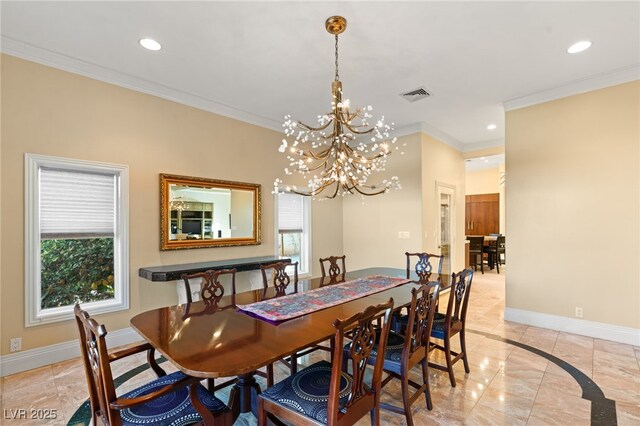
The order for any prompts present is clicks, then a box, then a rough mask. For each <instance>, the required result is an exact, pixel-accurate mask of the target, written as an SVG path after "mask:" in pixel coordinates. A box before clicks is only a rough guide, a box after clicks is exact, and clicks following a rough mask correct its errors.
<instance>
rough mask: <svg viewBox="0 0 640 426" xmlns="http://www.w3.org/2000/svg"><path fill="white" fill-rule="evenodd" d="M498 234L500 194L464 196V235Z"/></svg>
mask: <svg viewBox="0 0 640 426" xmlns="http://www.w3.org/2000/svg"><path fill="white" fill-rule="evenodd" d="M498 232H500V194H477V195H467V196H466V208H465V235H489V234H497V233H498Z"/></svg>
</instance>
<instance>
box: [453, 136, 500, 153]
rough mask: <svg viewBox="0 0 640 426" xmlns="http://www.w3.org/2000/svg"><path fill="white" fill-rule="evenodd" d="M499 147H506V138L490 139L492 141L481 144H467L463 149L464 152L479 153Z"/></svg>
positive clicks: (481, 142)
mask: <svg viewBox="0 0 640 426" xmlns="http://www.w3.org/2000/svg"><path fill="white" fill-rule="evenodd" d="M498 146H504V138H498V139H490V140H487V141H480V142H473V143H466V144H464V147H463V148H462V152H471V151H479V150H481V149H486V148H495V147H498Z"/></svg>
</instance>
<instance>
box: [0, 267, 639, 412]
mask: <svg viewBox="0 0 640 426" xmlns="http://www.w3.org/2000/svg"><path fill="white" fill-rule="evenodd" d="M503 272H504V271H503ZM503 309H504V273H503V274H500V275H498V274H496V273H495V272H493V271H492V272H487V273H485V274H484V275H481V274H480V273H478V274H476V275H475V277H474V283H473V290H472V294H471V302H470V307H469V312H468V324H467V329H468V330H469V331H470V332H469V333H468V334H467V348H468V352H469V360H470V365H471V373H470V374H465V373H464V369H463V366H462V362H460V363H458V364H457V365H456V367H455V368H456V379H457V386H456V387H455V388H452V387H451V385H450V384H449V381H448V377H447V376H446V373H443V372H440V371H436V370H434V369H431V371H430V380H431V392H432V397H433V404H434V408H433V410H432V411H428V410H427V409H426V406H425V402H424V399H418V400H417V401H416V403H415V404H414V405H413V417H414V423H415V424H416V425H429V424H446V425H453V424H469V425H497V424H507V425H520V424H531V425H557V424H562V425H582V424H584V425H587V424H590V423H591V415H592V414H591V411H592V402H591V401H589V400H587V399H584V398H582V390H581V387H580V385H579V384H578V382H576V380H575V379H574V378H573V377H572V376H571V375H569V373H567V372H566V371H565V370H563V369H562V368H560V367H558V366H557V365H556V364H555V363H553V362H550V361H549V360H548V359H546V358H544V357H542V356H540V355H537V354H535V353H532V352H531V351H529V350H527V348H522V347H517V346H514V345H512V344H509V343H505V342H503V341H500V340H496V339H495V338H492V337H491V336H487V335H483V334H478V333H475V332H471V331H472V330H473V331H477V332H481V333H490V335H493V336H500V337H502V338H505V339H510V340H512V341H515V342H520V343H522V344H525V345H528V346H531V347H534V348H538V349H540V350H542V351H545V352H547V353H549V354H551V355H553V356H555V357H558V358H560V359H562V360H564V361H566V362H568V363H569V364H571V365H573V366H574V367H576V368H577V369H578V370H580V372H582V373H583V374H584V377H585V378H586V379H587V378H591V379H593V381H594V382H595V383H596V384H597V385H598V386H599V387H600V389H601V390H602V391H603V392H604V396H605V397H606V398H608V399H611V400H614V401H615V413H616V418H617V424H618V425H640V347H633V346H630V345H624V344H619V343H613V342H609V341H606V340H599V339H592V338H589V337H583V336H578V335H573V334H567V333H558V332H556V331H552V330H546V329H541V328H536V327H528V326H525V325H521V324H515V323H510V322H505V321H503ZM312 356H313V357H322V356H325V355H323V354H318V355H315V354H314V355H312ZM435 359H438V358H435ZM313 361H315V359H311V360H309V362H313ZM144 362H145V358H144V354H139V355H136V356H134V357H132V358H131V359H129V360H123V361H119V362H116V363H115V364H114V377H118V376H120V375H121V374H123V373H125V372H127V371H129V370H131V369H132V368H134V367H136V366H139V365H141V364H143V363H144ZM162 365H163V367H164V368H165V369H167V370H172V369H171V366H170V365H169V363H168V362H165V363H163V364H162ZM276 366H277V368H276V370H277V371H276V373H277V375H278V376H280V377H283V376H284V374H285V370H284V368H283V367H281V366H279V364H276ZM153 377H154V376H153V374H152V373H151V372H150V371H149V370H146V371H144V372H143V373H140V374H138V375H136V376H134V377H133V378H131V379H130V380H128V381H127V382H125V383H124V384H123V385H122V386H120V387H119V388H118V393H121V392H126V391H128V390H130V389H132V388H135V387H137V386H138V385H139V384H141V383H144V382H146V381H149V380H150V379H152V378H153ZM415 378H416V379H418V378H419V373H418V371H417V369H416V377H415ZM276 379H278V377H277V378H276ZM258 380H259V381H261V379H260V378H258ZM261 384H262V381H261ZM399 395H400V389H399V386H398V385H397V383H396V382H395V381H392V382H391V383H390V384H389V385H388V386H387V387H385V389H384V394H383V400H385V401H394V400H397V399H398V397H399ZM219 396H220V397H221V399H223V400H226V398H227V397H228V391H227V390H223V391H221V392H220V393H219ZM86 398H87V391H86V384H85V378H84V370H83V367H82V364H81V362H80V360H79V359H74V360H70V361H65V362H61V363H58V364H53V365H49V366H46V367H42V368H38V369H35V370H31V371H27V372H24V373H20V374H15V375H12V376H7V377H4V378H0V404H1V405H2V413H3V416H2V417H3V418H2V419H0V423H2V424H3V425H5V424H6V425H27V424H62V425H63V424H67V423H68V421H69V419H71V417H72V415H73V414H74V412H75V411H76V410H77V409H78V407H79V406H80V405H81V404H82V402H83V401H84V400H85V399H86ZM610 407H612V405H610ZM17 408H25V409H31V408H42V409H56V410H57V415H58V416H57V419H55V420H51V421H49V422H48V423H47V422H43V421H38V422H35V421H31V422H30V421H27V420H9V419H6V418H5V417H7V413H8V410H15V409H17ZM596 411H597V410H596ZM609 413H610V415H609V417H607V418H605V419H603V421H602V422H601V423H599V424H615V421H616V419H613V418H612V417H613V415H612V413H613V410H611V411H609ZM381 421H382V424H393V425H395V424H406V422H405V419H404V416H401V415H397V414H393V413H389V412H384V411H383V412H382V415H381ZM236 424H242V425H253V424H256V422H255V418H253V417H252V416H251V415H248V414H244V415H242V416H241V417H240V418H239V419H238V421H237V422H236ZM358 424H362V425H365V424H369V419H368V418H366V419H363V420H362V421H361V422H360V423H358Z"/></svg>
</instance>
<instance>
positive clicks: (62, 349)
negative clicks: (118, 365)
mask: <svg viewBox="0 0 640 426" xmlns="http://www.w3.org/2000/svg"><path fill="white" fill-rule="evenodd" d="M140 340H142V339H141V337H140V335H139V334H138V333H136V332H135V331H134V330H133V329H132V328H131V327H129V328H123V329H122V330H116V331H111V332H109V334H107V345H108V346H109V347H110V348H115V347H118V346H122V345H128V344H130V343H134V342H138V341H140ZM79 356H80V343H79V342H78V340H71V341H68V342H62V343H56V344H55V345H50V346H44V347H41V348H36V349H29V350H26V351H22V352H16V353H14V354H9V355H4V356H0V377H4V376H8V375H10V374H15V373H20V372H23V371H27V370H31V369H34V368H38V367H44V366H45V365H49V364H55V363H56V362H61V361H66V360H68V359H72V358H76V357H79Z"/></svg>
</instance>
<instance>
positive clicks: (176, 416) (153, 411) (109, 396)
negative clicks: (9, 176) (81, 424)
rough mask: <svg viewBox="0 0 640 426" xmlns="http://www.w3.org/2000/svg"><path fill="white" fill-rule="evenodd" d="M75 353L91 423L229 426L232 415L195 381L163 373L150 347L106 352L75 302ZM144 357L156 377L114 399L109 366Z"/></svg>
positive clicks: (101, 334) (101, 336)
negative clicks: (77, 348) (84, 383)
mask: <svg viewBox="0 0 640 426" xmlns="http://www.w3.org/2000/svg"><path fill="white" fill-rule="evenodd" d="M74 314H75V318H76V323H77V325H78V332H79V335H80V352H81V356H82V360H83V363H84V370H85V375H86V378H87V384H88V386H89V401H90V403H91V414H92V418H93V424H94V425H98V424H99V423H98V420H100V421H101V422H102V423H103V424H105V425H109V426H118V425H122V424H125V425H137V424H139V425H142V424H153V425H169V424H172V425H173V424H190V423H196V422H199V421H201V420H203V421H204V422H206V424H211V425H225V426H226V425H231V424H232V423H233V418H232V413H231V410H229V408H228V407H227V406H226V405H225V404H224V402H222V401H220V400H219V399H218V398H216V397H215V395H214V394H213V392H211V391H208V390H207V389H206V388H205V387H204V386H202V385H201V384H200V383H199V382H200V380H201V379H199V378H197V377H190V376H187V375H185V374H184V373H182V372H179V371H177V372H175V373H171V374H168V375H167V374H166V372H165V371H164V370H163V369H162V368H160V366H159V365H158V363H157V362H156V360H155V357H154V352H155V351H154V348H153V347H152V346H151V345H150V344H148V343H144V344H141V345H138V346H135V347H129V348H126V349H122V350H119V351H115V352H111V353H109V351H108V349H107V344H106V341H105V340H106V339H105V338H106V336H107V330H106V328H105V327H104V325H99V324H98V323H97V322H96V321H95V320H94V319H93V318H91V317H90V316H89V314H88V313H87V312H86V311H83V310H82V309H81V308H80V304H78V303H76V305H75V307H74ZM145 351H146V352H147V361H148V363H149V366H150V367H151V369H152V370H153V371H154V372H155V373H156V375H157V376H158V378H157V379H155V380H153V381H151V382H149V383H146V384H144V385H142V386H140V387H138V388H136V389H134V390H132V391H129V392H127V393H125V394H123V395H120V396H117V395H116V392H115V384H114V381H113V374H112V371H111V363H112V362H113V361H116V360H120V359H123V358H126V357H128V356H131V355H134V354H137V353H140V352H145Z"/></svg>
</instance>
